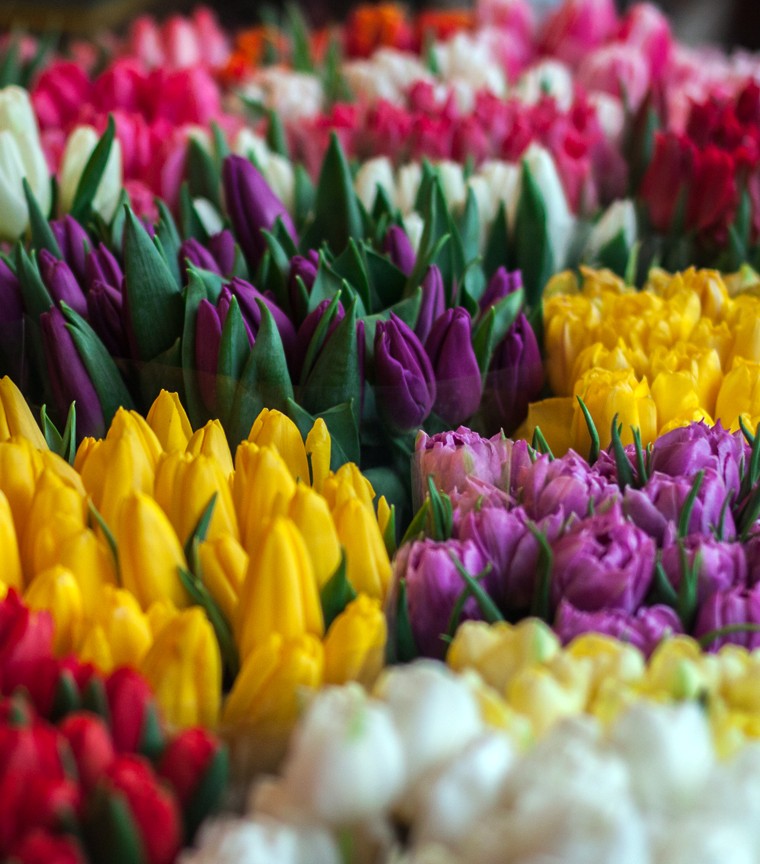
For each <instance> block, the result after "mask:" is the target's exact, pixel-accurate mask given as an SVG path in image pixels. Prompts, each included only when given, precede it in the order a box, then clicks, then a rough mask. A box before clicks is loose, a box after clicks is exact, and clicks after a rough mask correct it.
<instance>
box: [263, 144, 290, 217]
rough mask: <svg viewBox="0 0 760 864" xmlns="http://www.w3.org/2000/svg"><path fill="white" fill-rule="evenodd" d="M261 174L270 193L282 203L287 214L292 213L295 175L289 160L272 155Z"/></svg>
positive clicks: (276, 154)
mask: <svg viewBox="0 0 760 864" xmlns="http://www.w3.org/2000/svg"><path fill="white" fill-rule="evenodd" d="M263 174H264V179H265V180H266V181H267V183H268V184H269V185H270V187H271V188H272V192H274V194H275V195H276V196H277V197H278V198H279V199H280V201H282V203H283V204H284V205H285V207H286V208H287V210H288V212H289V213H292V212H293V208H294V207H295V188H296V175H295V172H294V171H293V164H292V163H291V161H290V159H286V158H285V157H284V156H280V155H279V154H278V153H272V155H271V156H270V157H269V161H268V162H267V164H266V167H265V168H264V169H263Z"/></svg>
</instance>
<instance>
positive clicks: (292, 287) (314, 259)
mask: <svg viewBox="0 0 760 864" xmlns="http://www.w3.org/2000/svg"><path fill="white" fill-rule="evenodd" d="M318 269H319V253H318V252H317V251H316V250H314V249H311V250H309V252H308V253H307V254H306V256H305V257H304V256H303V255H294V256H293V257H292V258H291V259H290V270H289V272H288V298H289V300H290V308H291V310H292V311H291V317H292V318H293V320H294V321H295V322H300V321H302V320H303V318H304V317H305V315H306V310H305V309H303V308H302V302H303V300H302V298H301V291H300V288H299V287H298V282H297V280H298V279H300V280H301V282H303V286H304V288H305V289H306V292H307V294H310V293H311V289H312V288H313V287H314V283H315V282H316V280H317V271H318Z"/></svg>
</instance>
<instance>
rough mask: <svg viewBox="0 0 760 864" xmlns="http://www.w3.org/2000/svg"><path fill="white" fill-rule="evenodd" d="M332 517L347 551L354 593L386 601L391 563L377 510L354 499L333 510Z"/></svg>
mask: <svg viewBox="0 0 760 864" xmlns="http://www.w3.org/2000/svg"><path fill="white" fill-rule="evenodd" d="M333 518H334V519H335V528H336V529H337V531H338V539H339V540H340V542H341V545H342V546H343V548H344V549H345V552H346V563H347V566H346V576H347V578H348V581H349V582H350V583H351V585H352V586H353V588H354V590H355V591H357V592H360V593H362V592H363V593H365V594H368V595H369V596H370V597H375V598H377V599H379V600H383V599H384V598H385V595H386V593H387V591H388V585H389V583H390V580H391V564H390V561H389V560H388V552H387V550H386V548H385V543H384V541H383V537H382V535H381V533H380V527H379V526H378V524H377V518H376V516H375V513H374V510H372V508H371V507H369V508H368V507H367V506H366V505H365V504H362V502H361V501H360V500H359V499H358V498H353V497H352V498H348V499H347V500H345V501H343V503H341V504H339V505H337V506H336V507H334V509H333Z"/></svg>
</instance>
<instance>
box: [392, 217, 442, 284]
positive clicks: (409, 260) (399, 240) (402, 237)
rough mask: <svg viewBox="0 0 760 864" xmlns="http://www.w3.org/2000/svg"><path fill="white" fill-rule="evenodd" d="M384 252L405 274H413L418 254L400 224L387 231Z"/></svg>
mask: <svg viewBox="0 0 760 864" xmlns="http://www.w3.org/2000/svg"><path fill="white" fill-rule="evenodd" d="M383 252H385V254H386V255H387V256H388V257H389V258H390V259H391V261H392V262H393V263H394V264H395V265H396V267H398V269H399V270H400V271H401V272H402V273H403V274H404V276H411V275H412V271H413V270H414V264H415V262H416V260H417V255H416V254H415V251H414V248H413V247H412V244H411V243H410V242H409V238H408V237H407V235H406V231H404V229H403V228H400V227H399V226H398V225H391V227H390V228H389V229H388V230H387V231H386V234H385V239H384V240H383ZM434 266H435V265H434Z"/></svg>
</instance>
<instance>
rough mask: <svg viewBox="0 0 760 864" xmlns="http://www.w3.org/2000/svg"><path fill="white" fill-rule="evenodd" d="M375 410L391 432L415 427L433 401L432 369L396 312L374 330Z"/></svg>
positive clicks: (420, 423)
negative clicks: (376, 405) (376, 409)
mask: <svg viewBox="0 0 760 864" xmlns="http://www.w3.org/2000/svg"><path fill="white" fill-rule="evenodd" d="M375 389H376V394H377V403H378V411H379V413H380V416H381V417H382V418H383V421H384V422H385V423H386V425H387V426H388V427H389V428H390V429H392V430H393V431H395V432H409V431H411V430H412V429H417V428H419V427H420V426H421V425H422V423H423V422H424V420H425V419H426V418H427V416H428V415H429V414H430V411H431V409H432V407H433V403H434V402H435V396H436V386H435V377H434V375H433V369H432V366H431V365H430V360H429V359H428V356H427V354H426V353H425V349H424V348H423V347H422V344H421V342H420V340H419V339H418V338H417V336H416V335H415V334H414V332H413V331H412V330H411V329H410V328H409V327H408V326H407V325H406V324H405V323H404V322H403V321H402V320H401V319H400V318H399V317H398V316H396V315H394V314H393V313H391V317H390V320H389V321H387V322H386V321H380V322H379V323H378V325H377V329H376V331H375Z"/></svg>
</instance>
